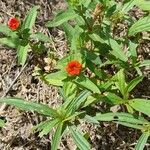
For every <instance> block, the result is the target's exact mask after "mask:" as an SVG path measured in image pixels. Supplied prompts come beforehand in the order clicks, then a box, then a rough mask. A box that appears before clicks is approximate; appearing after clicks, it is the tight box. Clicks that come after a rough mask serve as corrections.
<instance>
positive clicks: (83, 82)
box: [75, 76, 101, 93]
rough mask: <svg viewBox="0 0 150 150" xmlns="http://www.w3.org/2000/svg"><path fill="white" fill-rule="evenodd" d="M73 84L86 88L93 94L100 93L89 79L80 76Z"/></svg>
mask: <svg viewBox="0 0 150 150" xmlns="http://www.w3.org/2000/svg"><path fill="white" fill-rule="evenodd" d="M75 83H77V84H78V85H80V86H83V87H85V88H87V89H88V90H90V91H92V92H94V93H101V92H100V90H99V88H98V87H97V85H96V84H94V83H93V82H92V81H91V80H90V79H89V78H87V77H83V76H80V77H79V78H78V79H76V80H75Z"/></svg>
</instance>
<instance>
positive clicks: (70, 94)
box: [63, 81, 77, 100]
mask: <svg viewBox="0 0 150 150" xmlns="http://www.w3.org/2000/svg"><path fill="white" fill-rule="evenodd" d="M63 91H64V94H65V97H66V98H67V100H73V99H74V98H75V97H76V94H77V85H76V84H75V83H73V82H71V81H67V82H64V85H63Z"/></svg>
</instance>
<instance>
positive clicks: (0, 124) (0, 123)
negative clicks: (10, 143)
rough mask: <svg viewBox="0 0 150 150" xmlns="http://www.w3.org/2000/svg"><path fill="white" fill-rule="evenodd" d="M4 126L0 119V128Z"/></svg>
mask: <svg viewBox="0 0 150 150" xmlns="http://www.w3.org/2000/svg"><path fill="white" fill-rule="evenodd" d="M4 125H5V122H4V120H2V119H0V127H3V126H4Z"/></svg>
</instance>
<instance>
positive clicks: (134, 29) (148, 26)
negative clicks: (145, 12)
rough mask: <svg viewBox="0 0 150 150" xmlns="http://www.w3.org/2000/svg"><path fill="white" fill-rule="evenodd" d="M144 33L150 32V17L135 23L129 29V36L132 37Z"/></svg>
mask: <svg viewBox="0 0 150 150" xmlns="http://www.w3.org/2000/svg"><path fill="white" fill-rule="evenodd" d="M143 31H150V16H147V17H144V18H142V19H140V20H138V21H137V22H135V23H134V24H133V25H132V26H131V28H130V29H129V34H128V35H129V36H132V35H135V34H137V33H139V32H143Z"/></svg>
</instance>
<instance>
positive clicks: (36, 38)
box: [30, 32, 52, 43]
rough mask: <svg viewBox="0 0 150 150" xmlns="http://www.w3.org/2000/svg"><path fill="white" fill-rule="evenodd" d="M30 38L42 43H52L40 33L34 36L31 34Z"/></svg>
mask: <svg viewBox="0 0 150 150" xmlns="http://www.w3.org/2000/svg"><path fill="white" fill-rule="evenodd" d="M30 38H33V39H35V40H39V41H42V42H50V43H51V42H52V39H51V38H50V37H48V36H47V35H45V34H44V33H41V32H37V33H35V34H32V35H31V36H30Z"/></svg>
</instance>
